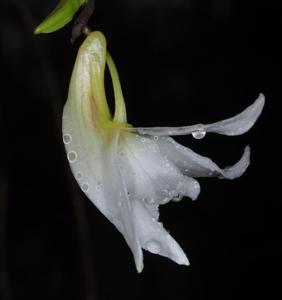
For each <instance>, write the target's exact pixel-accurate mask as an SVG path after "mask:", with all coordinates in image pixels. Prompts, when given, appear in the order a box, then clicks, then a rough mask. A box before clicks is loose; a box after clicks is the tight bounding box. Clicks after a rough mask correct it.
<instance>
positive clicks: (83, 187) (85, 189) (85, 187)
mask: <svg viewBox="0 0 282 300" xmlns="http://www.w3.org/2000/svg"><path fill="white" fill-rule="evenodd" d="M81 189H82V190H83V191H84V192H86V191H87V190H88V189H89V184H88V183H83V184H82V186H81Z"/></svg>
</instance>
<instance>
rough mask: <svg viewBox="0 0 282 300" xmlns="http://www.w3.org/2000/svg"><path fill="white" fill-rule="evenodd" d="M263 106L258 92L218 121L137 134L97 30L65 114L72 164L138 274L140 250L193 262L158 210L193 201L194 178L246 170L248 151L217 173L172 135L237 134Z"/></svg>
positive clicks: (82, 55) (83, 50) (81, 55)
mask: <svg viewBox="0 0 282 300" xmlns="http://www.w3.org/2000/svg"><path fill="white" fill-rule="evenodd" d="M106 63H107V65H108V67H109V71H110V74H111V77H112V83H113V88H114V95H115V113H114V116H113V117H112V116H111V113H110V110H109V107H108V105H107V100H106V95H105V90H104V71H105V65H106ZM263 105H264V96H263V95H262V94H260V95H259V97H258V99H257V100H256V101H255V102H254V103H253V104H252V105H251V106H249V107H248V108H247V109H245V110H244V111H243V112H241V113H240V114H238V115H236V116H235V117H233V118H229V119H227V120H224V121H220V122H217V123H213V124H208V125H203V124H198V125H193V126H186V127H177V128H170V127H155V128H134V127H133V126H131V125H130V124H128V123H127V121H126V110H125V104H124V99H123V95H122V91H121V87H120V81H119V77H118V73H117V70H116V68H115V65H114V62H113V60H112V58H111V56H110V55H109V54H108V53H107V49H106V40H105V37H104V36H103V34H102V33H101V32H93V33H91V34H90V35H89V36H88V37H87V38H86V40H85V41H84V42H83V44H82V45H81V47H80V49H79V52H78V56H77V59H76V63H75V66H74V69H73V73H72V77H71V82H70V87H69V95H68V100H67V102H66V105H65V108H64V113H63V140H64V144H65V147H66V152H67V158H68V160H69V163H70V166H71V169H72V172H73V174H74V176H75V178H76V180H77V182H78V184H79V186H80V188H81V189H82V191H83V192H84V193H85V194H86V195H87V197H88V198H89V199H90V200H91V201H92V202H93V203H94V205H95V206H96V207H97V208H98V209H99V210H100V211H101V212H102V213H103V214H104V215H105V216H106V217H107V218H108V219H109V220H110V221H111V222H112V223H113V224H114V225H115V226H116V227H117V229H118V230H119V231H120V232H121V233H122V234H123V236H124V238H125V240H126V242H127V244H128V245H129V247H130V249H131V251H132V252H133V255H134V259H135V263H136V267H137V270H138V272H141V271H142V268H143V253H142V249H145V250H148V251H150V252H151V253H155V254H159V255H162V256H166V257H168V258H170V259H172V260H173V261H175V262H177V263H178V264H183V265H188V264H189V262H188V259H187V257H186V255H185V253H184V251H183V250H182V249H181V247H180V246H179V245H178V243H177V242H176V241H175V240H174V239H173V238H172V237H171V236H170V234H169V233H168V232H167V231H166V230H165V229H164V228H163V226H162V224H161V223H160V222H158V219H159V210H158V208H159V205H162V204H166V203H168V202H169V201H171V200H172V201H179V200H181V199H182V197H184V196H187V197H190V198H191V199H193V200H195V199H196V198H197V197H198V195H199V192H200V186H199V183H198V181H197V180H196V179H194V178H196V177H218V178H227V179H234V178H236V177H239V176H241V175H242V173H244V171H245V170H246V168H247V167H248V165H249V157H250V148H249V147H248V146H247V147H246V148H245V150H244V153H243V156H242V157H241V159H240V160H239V161H238V162H237V163H236V164H235V165H234V166H232V167H228V168H225V169H220V168H219V167H218V166H217V165H216V164H215V163H214V162H212V161H211V160H210V159H209V158H207V157H203V156H200V155H199V154H196V153H195V152H193V151H192V150H190V149H189V148H186V147H184V146H182V145H180V144H178V143H177V142H176V141H175V140H173V139H172V138H171V137H169V136H170V135H185V134H192V135H193V136H194V137H195V138H202V137H204V135H205V134H206V133H207V132H213V133H218V134H223V135H231V136H232V135H240V134H243V133H245V132H246V131H248V130H249V129H250V128H251V127H252V126H253V124H254V123H255V121H256V120H257V118H258V117H259V115H260V113H261V111H262V109H263Z"/></svg>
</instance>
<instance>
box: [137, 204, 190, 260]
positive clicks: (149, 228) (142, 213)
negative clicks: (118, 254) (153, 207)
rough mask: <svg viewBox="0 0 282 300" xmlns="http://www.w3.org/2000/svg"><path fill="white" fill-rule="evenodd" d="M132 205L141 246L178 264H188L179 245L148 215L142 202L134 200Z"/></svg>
mask: <svg viewBox="0 0 282 300" xmlns="http://www.w3.org/2000/svg"><path fill="white" fill-rule="evenodd" d="M133 206H134V216H135V220H136V224H135V225H136V231H137V234H138V238H139V240H140V243H141V246H142V248H144V249H146V250H147V251H150V252H151V253H154V254H159V255H162V256H165V257H168V258H170V259H171V260H173V261H175V262H176V263H178V264H180V265H189V261H188V259H187V257H186V255H185V253H184V252H183V250H182V249H181V247H180V246H179V245H178V244H177V242H176V241H175V240H174V239H173V238H172V237H171V236H170V235H169V234H168V232H167V231H166V230H165V229H164V228H163V227H162V225H161V224H160V223H159V222H157V220H155V219H153V218H151V217H150V214H149V213H148V212H147V211H146V208H145V207H144V206H143V205H142V203H140V202H139V201H135V203H134V205H133Z"/></svg>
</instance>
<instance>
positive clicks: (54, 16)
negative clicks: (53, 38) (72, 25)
mask: <svg viewBox="0 0 282 300" xmlns="http://www.w3.org/2000/svg"><path fill="white" fill-rule="evenodd" d="M87 1H88V0H60V2H59V3H58V5H57V6H56V7H55V9H54V10H53V11H52V12H51V13H50V15H49V16H48V17H47V18H46V19H45V20H44V21H43V22H41V23H40V24H39V25H38V26H37V27H36V28H35V30H34V34H40V33H51V32H54V31H56V30H59V29H61V28H62V27H64V26H65V25H66V24H67V23H69V22H70V21H71V20H72V18H73V16H74V14H75V13H76V12H77V11H78V9H79V8H80V7H81V6H82V5H83V4H84V3H86V2H87Z"/></svg>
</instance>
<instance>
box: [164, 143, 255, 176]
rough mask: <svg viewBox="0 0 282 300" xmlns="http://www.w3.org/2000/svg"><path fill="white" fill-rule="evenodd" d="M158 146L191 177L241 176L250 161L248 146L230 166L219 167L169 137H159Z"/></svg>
mask: <svg viewBox="0 0 282 300" xmlns="http://www.w3.org/2000/svg"><path fill="white" fill-rule="evenodd" d="M159 147H160V149H161V152H162V153H163V155H165V156H167V158H168V159H169V160H170V161H171V162H172V163H173V164H174V165H175V166H176V167H177V168H178V169H179V170H180V171H181V172H182V173H183V174H184V175H188V176H191V177H219V178H226V179H234V178H237V177H239V176H241V175H242V174H243V173H244V172H245V170H246V169H247V167H248V166H249V163H250V147H249V146H247V147H246V148H245V150H244V154H243V156H242V157H241V159H240V160H239V161H238V162H237V163H236V164H235V165H234V166H232V167H227V168H224V169H220V168H219V167H218V166H217V165H216V164H215V163H214V162H213V161H212V160H211V159H210V158H208V157H204V156H201V155H199V154H197V153H195V152H194V151H192V150H191V149H189V148H187V147H184V146H182V145H181V144H179V143H177V142H176V141H175V140H174V139H172V138H170V137H160V138H159Z"/></svg>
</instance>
